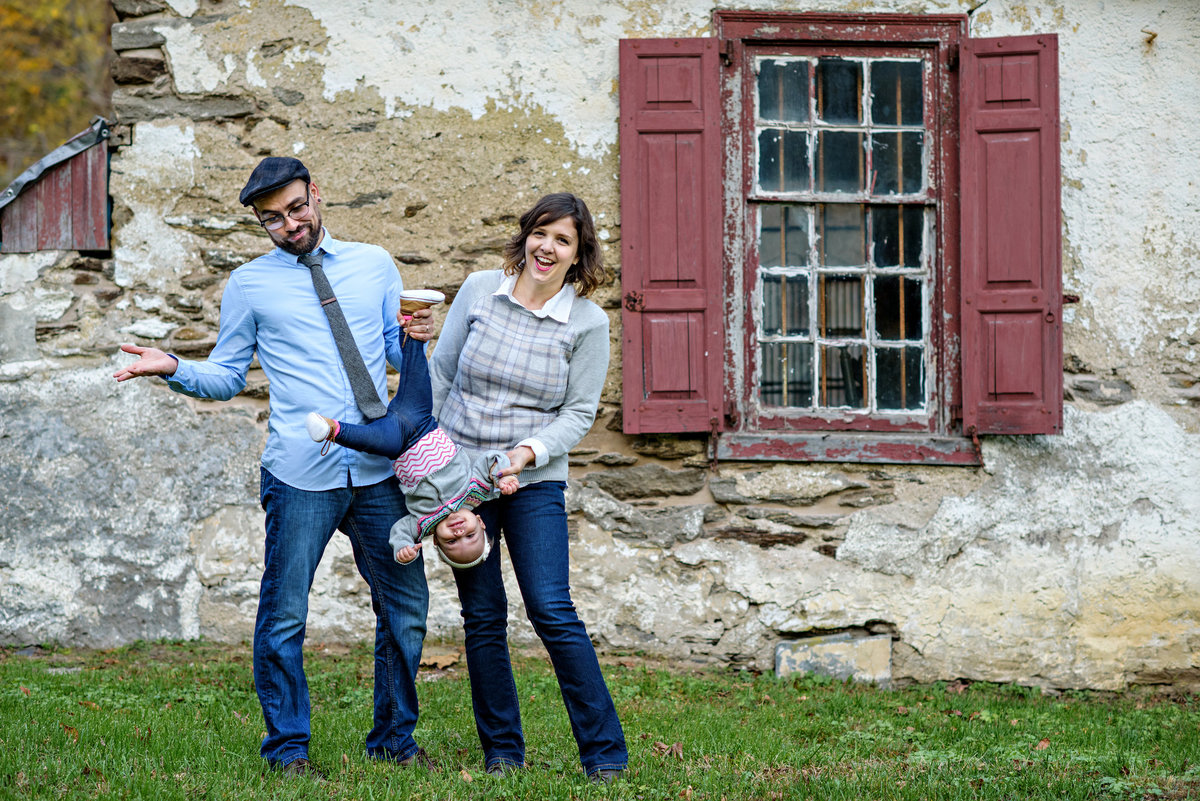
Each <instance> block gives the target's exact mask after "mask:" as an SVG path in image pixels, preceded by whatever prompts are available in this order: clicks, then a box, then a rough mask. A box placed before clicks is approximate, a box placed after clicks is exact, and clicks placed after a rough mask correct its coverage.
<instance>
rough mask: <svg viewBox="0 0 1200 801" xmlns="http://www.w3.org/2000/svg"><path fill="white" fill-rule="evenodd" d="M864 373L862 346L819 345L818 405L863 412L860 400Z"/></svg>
mask: <svg viewBox="0 0 1200 801" xmlns="http://www.w3.org/2000/svg"><path fill="white" fill-rule="evenodd" d="M865 370H866V365H865V362H864V361H863V347H862V345H846V346H841V347H833V346H829V345H822V346H821V374H820V376H818V380H819V382H820V390H821V397H820V403H819V405H821V406H849V407H850V408H851V409H861V408H863V407H864V406H865V405H866V404H865V402H864V399H863V387H864V386H865V385H866V372H865Z"/></svg>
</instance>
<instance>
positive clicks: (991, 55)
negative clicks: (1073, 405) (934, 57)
mask: <svg viewBox="0 0 1200 801" xmlns="http://www.w3.org/2000/svg"><path fill="white" fill-rule="evenodd" d="M961 70H962V73H961V74H962V84H961V86H962V93H961V98H962V153H961V157H962V158H961V166H962V262H963V264H962V377H963V425H964V427H965V429H966V431H967V432H968V433H980V434H1057V433H1061V432H1062V243H1061V233H1060V232H1061V209H1060V204H1059V142H1058V138H1059V133H1058V38H1057V37H1056V36H1054V35H1042V36H1015V37H1005V38H999V39H968V40H966V41H965V42H964V43H963V48H962V65H961Z"/></svg>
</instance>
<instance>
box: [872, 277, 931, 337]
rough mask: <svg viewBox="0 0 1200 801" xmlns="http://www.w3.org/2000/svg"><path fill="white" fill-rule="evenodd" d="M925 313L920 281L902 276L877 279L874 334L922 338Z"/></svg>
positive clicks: (878, 335)
mask: <svg viewBox="0 0 1200 801" xmlns="http://www.w3.org/2000/svg"><path fill="white" fill-rule="evenodd" d="M924 312H925V306H924V304H923V303H922V302H921V282H920V281H919V280H917V279H915V278H905V277H902V276H899V275H881V276H878V277H877V278H876V279H875V335H876V336H877V337H879V339H884V340H900V339H915V340H919V339H921V337H922V336H923V332H924V326H923V325H922V318H923V317H924Z"/></svg>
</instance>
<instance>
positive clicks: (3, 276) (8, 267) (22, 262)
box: [0, 250, 63, 295]
mask: <svg viewBox="0 0 1200 801" xmlns="http://www.w3.org/2000/svg"><path fill="white" fill-rule="evenodd" d="M62 255H63V254H62V251H59V250H44V251H41V252H38V253H10V254H6V255H4V256H0V295H8V294H11V293H13V292H19V291H20V290H22V289H24V288H25V287H26V286H28V285H29V284H31V283H33V282H34V281H36V280H37V277H38V273H40V272H41V271H42V270H44V269H46V268H47V267H49V266H50V265H52V264H54V263H55V262H56V261H58V259H59V257H60V256H62Z"/></svg>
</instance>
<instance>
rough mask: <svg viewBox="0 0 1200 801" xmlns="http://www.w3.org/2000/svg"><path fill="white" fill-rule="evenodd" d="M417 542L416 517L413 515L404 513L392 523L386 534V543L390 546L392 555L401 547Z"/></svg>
mask: <svg viewBox="0 0 1200 801" xmlns="http://www.w3.org/2000/svg"><path fill="white" fill-rule="evenodd" d="M416 542H417V518H416V517H415V516H413V515H405V516H404V517H402V518H400V519H399V520H397V521H396V522H395V523H393V524H392V531H391V533H390V534H389V535H388V543H390V544H391V546H392V556H393V557H395V555H396V551H398V550H400V549H401V548H407V547H408V546H410V545H415V544H416Z"/></svg>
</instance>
